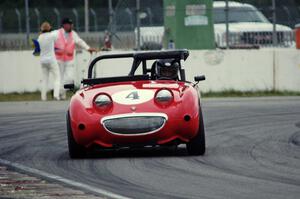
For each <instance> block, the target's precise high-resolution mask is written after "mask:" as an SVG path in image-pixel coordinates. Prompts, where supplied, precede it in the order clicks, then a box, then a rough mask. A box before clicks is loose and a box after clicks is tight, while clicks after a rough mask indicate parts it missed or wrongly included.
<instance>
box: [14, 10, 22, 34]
mask: <svg viewBox="0 0 300 199" xmlns="http://www.w3.org/2000/svg"><path fill="white" fill-rule="evenodd" d="M15 12H16V15H17V18H18V30H19V33H21V32H22V24H21V13H20V11H19V9H18V8H15Z"/></svg>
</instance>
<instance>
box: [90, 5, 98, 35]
mask: <svg viewBox="0 0 300 199" xmlns="http://www.w3.org/2000/svg"><path fill="white" fill-rule="evenodd" d="M90 11H91V14H92V15H93V17H94V30H95V32H96V31H97V30H98V25H97V14H96V12H95V10H94V9H93V8H91V9H90Z"/></svg>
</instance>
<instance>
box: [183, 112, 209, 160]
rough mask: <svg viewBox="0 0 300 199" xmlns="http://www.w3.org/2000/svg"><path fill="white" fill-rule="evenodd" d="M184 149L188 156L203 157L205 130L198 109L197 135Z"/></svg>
mask: <svg viewBox="0 0 300 199" xmlns="http://www.w3.org/2000/svg"><path fill="white" fill-rule="evenodd" d="M186 149H187V151H188V153H189V154H190V155H204V153H205V130H204V123H203V116H202V110H201V108H200V109H199V130H198V133H197V135H196V136H195V137H194V138H192V139H191V140H190V142H188V143H187V144H186Z"/></svg>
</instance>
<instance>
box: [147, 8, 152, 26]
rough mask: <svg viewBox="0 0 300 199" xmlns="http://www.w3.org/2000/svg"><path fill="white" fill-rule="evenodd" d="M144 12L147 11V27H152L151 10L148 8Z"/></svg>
mask: <svg viewBox="0 0 300 199" xmlns="http://www.w3.org/2000/svg"><path fill="white" fill-rule="evenodd" d="M146 10H147V13H148V18H149V25H150V26H152V18H153V14H152V11H151V8H149V7H148V8H147V9H146Z"/></svg>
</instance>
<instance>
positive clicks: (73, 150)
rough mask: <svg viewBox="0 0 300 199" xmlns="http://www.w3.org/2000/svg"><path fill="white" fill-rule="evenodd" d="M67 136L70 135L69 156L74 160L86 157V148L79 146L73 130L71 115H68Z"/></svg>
mask: <svg viewBox="0 0 300 199" xmlns="http://www.w3.org/2000/svg"><path fill="white" fill-rule="evenodd" d="M67 134H68V148H69V156H70V158H72V159H78V158H84V157H85V156H86V148H85V147H83V146H81V145H79V144H77V143H76V141H75V139H74V137H73V132H72V128H71V122H70V114H69V111H68V113H67Z"/></svg>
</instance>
